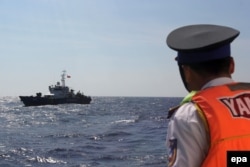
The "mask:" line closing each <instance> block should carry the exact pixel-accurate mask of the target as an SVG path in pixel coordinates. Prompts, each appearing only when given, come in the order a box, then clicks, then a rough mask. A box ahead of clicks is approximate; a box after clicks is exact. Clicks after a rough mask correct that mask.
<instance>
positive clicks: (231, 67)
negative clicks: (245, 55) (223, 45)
mask: <svg viewBox="0 0 250 167" xmlns="http://www.w3.org/2000/svg"><path fill="white" fill-rule="evenodd" d="M234 69H235V65H234V59H233V58H232V57H231V60H230V66H229V74H233V73H234Z"/></svg>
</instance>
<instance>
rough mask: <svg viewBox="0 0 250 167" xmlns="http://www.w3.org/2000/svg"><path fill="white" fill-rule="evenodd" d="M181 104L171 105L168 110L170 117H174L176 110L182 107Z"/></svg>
mask: <svg viewBox="0 0 250 167" xmlns="http://www.w3.org/2000/svg"><path fill="white" fill-rule="evenodd" d="M180 106H181V105H178V106H175V107H171V108H170V109H169V110H168V117H167V118H168V119H169V118H171V117H172V115H173V114H174V113H175V112H176V110H178V108H180Z"/></svg>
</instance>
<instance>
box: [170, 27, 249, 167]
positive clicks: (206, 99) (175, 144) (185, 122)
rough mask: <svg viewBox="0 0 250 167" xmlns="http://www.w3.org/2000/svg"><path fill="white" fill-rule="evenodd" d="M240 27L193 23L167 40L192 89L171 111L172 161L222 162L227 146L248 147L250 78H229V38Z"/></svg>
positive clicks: (181, 166) (184, 166)
mask: <svg viewBox="0 0 250 167" xmlns="http://www.w3.org/2000/svg"><path fill="white" fill-rule="evenodd" d="M238 35H239V31H237V30H235V29H233V28H230V27H225V26H219V25H207V24H199V25H190V26H184V27H181V28H178V29H176V30H174V31H172V32H171V33H170V34H169V35H168V37H167V45H168V46H169V47H170V48H171V49H173V50H176V51H177V57H176V61H177V64H178V66H179V71H180V75H181V78H182V81H183V83H184V86H185V88H186V89H187V91H188V92H189V93H190V94H189V96H188V97H187V98H185V99H184V100H183V101H182V103H181V105H180V106H179V107H176V108H175V109H173V110H171V111H169V118H170V120H169V125H168V131H167V146H168V152H169V154H168V160H169V162H168V166H169V167H200V166H202V167H209V166H210V167H217V166H218V167H223V166H226V158H227V151H228V150H250V144H248V143H250V142H249V141H250V128H240V127H241V126H244V127H246V126H248V127H250V120H249V118H250V84H248V83H237V82H234V81H233V79H232V78H231V74H232V73H233V72H234V60H233V58H232V57H231V53H230V44H231V42H232V41H233V40H234V39H235V38H236V37H237V36H238Z"/></svg>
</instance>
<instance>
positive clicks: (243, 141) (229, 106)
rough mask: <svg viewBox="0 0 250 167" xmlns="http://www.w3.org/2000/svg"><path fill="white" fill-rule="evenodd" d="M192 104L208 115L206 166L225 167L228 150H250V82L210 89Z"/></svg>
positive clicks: (204, 165)
mask: <svg viewBox="0 0 250 167" xmlns="http://www.w3.org/2000/svg"><path fill="white" fill-rule="evenodd" d="M192 101H193V102H194V103H195V104H196V105H197V106H198V108H200V109H201V111H202V112H203V114H204V115H205V118H206V119H205V120H206V121H207V122H206V123H207V125H208V129H209V133H210V149H209V151H208V155H207V157H206V158H205V160H204V162H203V164H202V167H225V166H226V164H227V151H236V150H237V151H238V150H250V83H233V84H228V85H223V86H216V87H211V88H207V89H205V90H202V91H200V92H198V93H197V94H195V95H194V96H193V97H192Z"/></svg>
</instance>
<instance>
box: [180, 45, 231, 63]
mask: <svg viewBox="0 0 250 167" xmlns="http://www.w3.org/2000/svg"><path fill="white" fill-rule="evenodd" d="M229 56H231V51H230V44H227V45H224V46H222V47H219V48H217V49H211V50H205V51H204V50H203V51H200V52H198V51H195V52H181V51H179V52H178V55H177V58H176V60H177V61H178V63H180V64H194V63H200V62H204V61H209V60H215V59H221V58H226V57H229Z"/></svg>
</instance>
